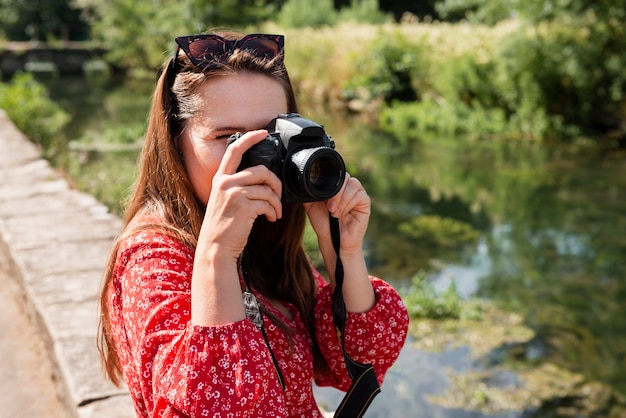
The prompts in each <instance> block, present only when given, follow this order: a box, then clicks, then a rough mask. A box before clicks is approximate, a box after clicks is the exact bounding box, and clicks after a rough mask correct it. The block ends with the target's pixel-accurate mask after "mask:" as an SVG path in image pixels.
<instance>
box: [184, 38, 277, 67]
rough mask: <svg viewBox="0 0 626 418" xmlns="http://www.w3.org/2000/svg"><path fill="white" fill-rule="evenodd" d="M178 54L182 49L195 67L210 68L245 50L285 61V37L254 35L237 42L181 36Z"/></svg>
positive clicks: (256, 54) (263, 56) (255, 54)
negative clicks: (236, 52) (237, 51)
mask: <svg viewBox="0 0 626 418" xmlns="http://www.w3.org/2000/svg"><path fill="white" fill-rule="evenodd" d="M176 44H177V45H178V46H177V48H176V53H175V55H174V58H176V57H177V56H178V49H179V48H180V49H182V50H183V51H184V52H185V54H186V55H187V56H188V57H189V59H190V60H191V62H192V63H193V64H194V65H195V66H204V67H207V68H210V67H211V66H212V65H217V64H218V63H220V62H226V61H227V60H228V57H230V55H232V53H233V52H235V50H237V49H241V50H245V51H248V52H250V53H252V54H253V55H254V56H256V57H259V58H266V59H274V58H278V60H279V62H280V63H282V60H283V47H284V45H285V37H284V36H283V35H267V34H262V33H254V34H250V35H246V36H244V37H243V38H240V39H237V40H229V39H225V38H223V37H221V36H219V35H210V34H201V35H190V36H179V37H177V38H176Z"/></svg>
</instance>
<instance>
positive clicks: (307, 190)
mask: <svg viewBox="0 0 626 418" xmlns="http://www.w3.org/2000/svg"><path fill="white" fill-rule="evenodd" d="M266 129H267V131H268V132H269V134H268V136H267V137H266V138H265V139H264V140H262V141H261V142H259V143H257V144H255V145H253V146H252V147H251V148H250V149H249V150H247V151H246V152H245V153H244V155H243V157H242V160H241V164H240V165H239V170H242V169H244V168H247V167H252V166H255V165H264V166H266V167H267V168H269V169H270V170H271V171H272V172H273V173H274V174H276V175H277V176H278V178H279V179H280V181H281V182H282V184H283V196H282V200H283V201H284V202H286V203H303V202H317V201H323V200H327V199H329V198H331V197H333V196H334V195H336V194H337V193H338V192H339V190H340V189H341V187H342V186H343V183H344V181H345V177H346V167H345V163H344V161H343V158H342V157H341V155H340V154H339V153H338V152H337V151H335V142H334V141H333V140H332V138H331V137H330V136H328V135H326V133H325V132H324V128H323V127H322V126H321V125H319V124H317V123H315V122H313V121H311V120H309V119H306V118H303V117H301V116H300V115H299V114H298V113H285V114H280V115H278V116H277V117H276V118H275V119H272V121H271V122H270V123H269V124H268V126H267V127H266ZM240 136H241V133H236V134H234V135H231V137H230V138H229V139H228V145H230V144H232V143H233V142H234V141H236V140H237V139H238V138H239V137H240Z"/></svg>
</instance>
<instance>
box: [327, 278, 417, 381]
mask: <svg viewBox="0 0 626 418" xmlns="http://www.w3.org/2000/svg"><path fill="white" fill-rule="evenodd" d="M370 281H371V283H372V286H373V287H374V292H375V295H376V302H375V304H374V306H373V307H372V308H371V309H370V310H369V311H367V312H363V313H350V312H348V314H347V319H346V328H345V346H346V351H347V353H348V355H349V356H350V357H352V359H353V360H355V361H357V362H360V363H364V364H372V365H373V366H374V371H375V372H376V377H377V378H378V382H379V383H380V384H382V382H383V380H384V377H385V374H386V373H387V370H388V369H389V368H390V367H391V366H392V365H393V363H394V362H395V361H396V359H397V358H398V355H399V354H400V350H401V349H402V347H403V346H404V342H405V340H406V336H407V332H408V326H409V317H408V313H407V310H406V307H405V306H404V303H403V302H402V299H401V298H400V295H399V294H398V292H396V290H395V289H394V288H393V287H391V285H389V284H388V283H386V282H385V281H383V280H381V279H379V278H376V277H373V276H371V277H370ZM331 305H332V288H331V286H330V285H326V286H323V287H321V288H320V291H319V293H318V296H317V303H316V306H315V320H316V337H317V341H318V344H319V347H320V350H321V352H322V355H323V356H324V358H325V359H326V362H327V363H328V366H329V369H330V370H329V371H327V372H326V373H322V374H321V375H320V376H318V377H317V378H316V383H317V384H318V385H319V386H335V387H337V388H338V389H341V390H343V391H347V390H348V389H349V387H350V384H351V383H352V381H351V380H350V377H349V375H348V372H347V370H346V365H345V361H344V357H343V352H342V350H341V346H340V345H339V342H338V339H337V335H336V333H335V328H334V327H335V326H334V323H333V315H332V308H331Z"/></svg>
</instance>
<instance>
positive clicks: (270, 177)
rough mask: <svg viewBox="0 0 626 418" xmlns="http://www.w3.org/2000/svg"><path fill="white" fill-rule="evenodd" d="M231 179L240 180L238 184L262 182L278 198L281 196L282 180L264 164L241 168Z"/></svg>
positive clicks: (247, 184)
mask: <svg viewBox="0 0 626 418" xmlns="http://www.w3.org/2000/svg"><path fill="white" fill-rule="evenodd" d="M233 180H234V181H238V182H240V184H241V185H244V186H251V185H255V184H264V185H266V186H267V187H269V188H270V189H271V190H272V191H273V192H274V194H276V195H277V196H278V198H279V199H280V197H281V196H282V190H283V184H282V182H281V181H280V179H279V178H278V176H277V175H276V174H275V173H273V172H272V171H271V170H270V169H269V168H267V167H265V166H264V165H257V166H253V167H248V168H246V169H244V170H241V171H240V172H239V173H237V174H236V175H235V176H234V178H233Z"/></svg>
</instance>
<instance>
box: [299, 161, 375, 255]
mask: <svg viewBox="0 0 626 418" xmlns="http://www.w3.org/2000/svg"><path fill="white" fill-rule="evenodd" d="M370 205H371V201H370V197H369V196H368V194H367V192H366V191H365V189H364V188H363V186H362V185H361V182H360V181H359V180H358V179H356V178H354V177H351V176H350V175H349V174H347V173H346V178H345V181H344V184H343V186H342V188H341V190H340V191H339V193H337V194H336V195H335V196H333V197H332V198H330V199H328V200H327V201H325V202H312V203H305V208H306V212H307V215H308V217H309V220H310V221H311V226H312V227H313V229H314V230H315V233H316V234H317V237H318V241H319V246H320V250H321V251H322V253H324V252H325V251H333V248H332V241H331V237H330V226H329V219H328V214H329V212H330V214H331V215H332V216H334V217H335V218H337V219H339V231H340V235H341V252H342V254H346V255H349V254H361V252H362V250H363V239H364V237H365V232H366V231H367V225H368V223H369V217H370Z"/></svg>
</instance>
